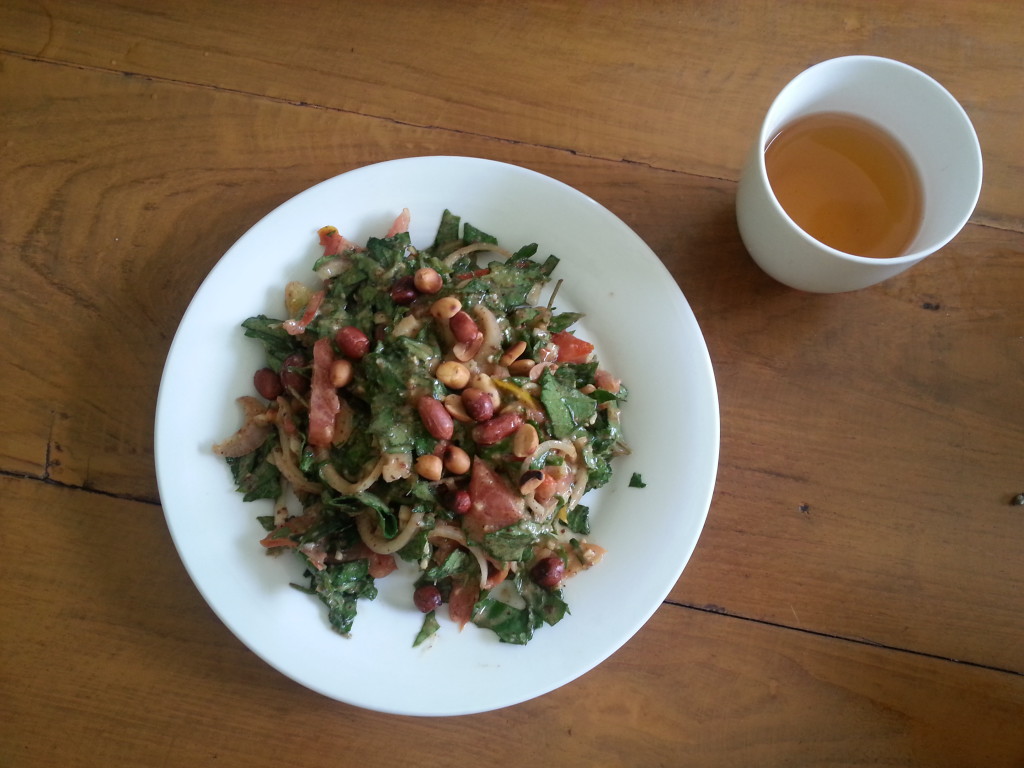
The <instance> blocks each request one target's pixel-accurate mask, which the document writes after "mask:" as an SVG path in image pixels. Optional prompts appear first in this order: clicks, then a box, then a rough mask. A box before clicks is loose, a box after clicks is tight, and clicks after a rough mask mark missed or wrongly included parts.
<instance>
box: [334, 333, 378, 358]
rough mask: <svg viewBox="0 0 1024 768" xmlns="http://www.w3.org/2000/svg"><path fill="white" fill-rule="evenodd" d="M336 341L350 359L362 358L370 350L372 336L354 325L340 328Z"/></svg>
mask: <svg viewBox="0 0 1024 768" xmlns="http://www.w3.org/2000/svg"><path fill="white" fill-rule="evenodd" d="M334 343H335V344H337V345H338V349H340V350H341V354H343V355H344V356H345V357H347V358H348V359H349V360H361V359H362V358H363V355H365V354H366V353H367V352H369V351H370V338H369V337H368V336H367V335H366V334H365V333H363V332H362V331H361V330H359V329H358V328H356V327H355V326H354V325H346V326H345V327H344V328H339V329H338V332H337V333H336V334H334Z"/></svg>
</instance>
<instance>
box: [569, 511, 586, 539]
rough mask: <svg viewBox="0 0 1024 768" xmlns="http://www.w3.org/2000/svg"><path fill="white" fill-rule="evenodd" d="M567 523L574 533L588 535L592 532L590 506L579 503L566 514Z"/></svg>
mask: <svg viewBox="0 0 1024 768" xmlns="http://www.w3.org/2000/svg"><path fill="white" fill-rule="evenodd" d="M566 524H567V525H568V526H569V530H570V531H572V532H573V533H578V534H580V535H581V536H586V535H587V534H588V533H590V508H589V507H587V506H586V505H585V504H577V505H576V506H575V507H574V508H573V509H572V510H571V511H570V512H569V514H568V515H566Z"/></svg>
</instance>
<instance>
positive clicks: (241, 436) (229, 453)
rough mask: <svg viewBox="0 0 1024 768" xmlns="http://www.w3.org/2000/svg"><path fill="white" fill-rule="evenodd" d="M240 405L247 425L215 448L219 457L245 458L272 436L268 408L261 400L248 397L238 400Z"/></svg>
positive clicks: (214, 450)
mask: <svg viewBox="0 0 1024 768" xmlns="http://www.w3.org/2000/svg"><path fill="white" fill-rule="evenodd" d="M238 403H239V404H240V405H241V406H242V408H243V410H244V411H245V423H244V424H243V425H242V427H241V428H240V429H239V430H238V431H237V432H235V434H233V435H232V436H231V437H229V438H228V439H227V440H224V441H223V442H220V443H217V444H216V445H214V446H213V452H214V453H216V454H217V455H218V456H225V457H227V458H238V457H239V456H245V454H247V453H252V452H253V451H255V450H256V449H257V448H259V447H260V446H261V445H263V441H264V440H266V439H267V435H269V434H270V431H271V426H270V424H269V423H268V420H267V417H266V413H267V407H266V405H264V404H263V402H262V401H261V400H259V399H257V398H255V397H250V396H248V395H247V396H245V397H240V398H238Z"/></svg>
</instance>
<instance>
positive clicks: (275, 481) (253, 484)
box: [227, 434, 281, 501]
mask: <svg viewBox="0 0 1024 768" xmlns="http://www.w3.org/2000/svg"><path fill="white" fill-rule="evenodd" d="M276 445H277V438H276V437H275V436H274V435H273V434H271V436H270V437H269V438H267V440H265V441H264V443H263V445H261V446H260V447H259V448H257V449H256V450H255V451H252V452H250V453H247V454H245V455H244V456H238V457H229V458H228V459H227V463H228V466H229V467H230V468H231V476H232V477H233V478H234V480H235V489H236V490H237V491H238V492H239V493H242V494H245V495H244V496H243V497H242V501H255V500H256V499H276V498H278V497H279V496H280V495H281V472H280V470H278V468H277V467H275V466H274V465H273V464H271V463H270V462H269V461H267V456H268V455H269V454H270V451H271V450H272V449H273V448H274V446H276Z"/></svg>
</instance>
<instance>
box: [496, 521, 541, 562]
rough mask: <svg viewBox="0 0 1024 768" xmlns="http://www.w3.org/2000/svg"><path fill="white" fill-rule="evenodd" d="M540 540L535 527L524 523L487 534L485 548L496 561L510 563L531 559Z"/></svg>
mask: <svg viewBox="0 0 1024 768" xmlns="http://www.w3.org/2000/svg"><path fill="white" fill-rule="evenodd" d="M538 539H539V536H538V533H537V530H536V529H535V526H533V525H531V524H529V523H525V522H523V523H517V524H516V525H510V526H509V527H508V528H502V529H500V530H497V531H493V532H492V533H485V534H484V540H483V546H484V549H486V550H487V552H488V553H490V554H491V555H492V556H493V557H494V558H495V559H496V560H500V561H502V562H506V563H508V562H513V561H517V560H524V559H526V558H527V557H529V554H530V551H531V550H532V549H533V545H534V544H536V543H537V541H538Z"/></svg>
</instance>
